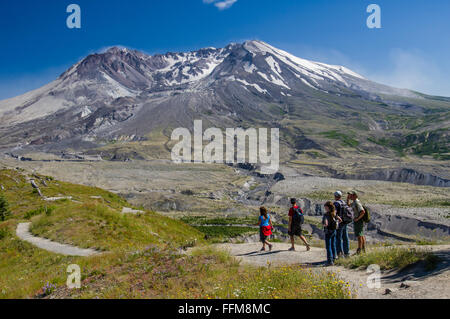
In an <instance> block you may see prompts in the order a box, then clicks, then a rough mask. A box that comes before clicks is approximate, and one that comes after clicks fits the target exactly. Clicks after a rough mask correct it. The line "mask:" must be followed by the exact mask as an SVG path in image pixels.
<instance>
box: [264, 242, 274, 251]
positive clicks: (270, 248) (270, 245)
mask: <svg viewBox="0 0 450 319" xmlns="http://www.w3.org/2000/svg"><path fill="white" fill-rule="evenodd" d="M265 243H266V244H267V245H268V246H269V250H272V244H271V243H269V242H268V241H267V240H266V242H265Z"/></svg>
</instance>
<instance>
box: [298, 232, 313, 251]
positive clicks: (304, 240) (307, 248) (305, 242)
mask: <svg viewBox="0 0 450 319" xmlns="http://www.w3.org/2000/svg"><path fill="white" fill-rule="evenodd" d="M300 239H301V240H302V241H303V243H304V244H305V246H306V250H310V249H311V248H310V246H309V244H308V242H307V241H306V238H305V236H303V235H301V236H300Z"/></svg>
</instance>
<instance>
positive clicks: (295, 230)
mask: <svg viewBox="0 0 450 319" xmlns="http://www.w3.org/2000/svg"><path fill="white" fill-rule="evenodd" d="M291 204H292V207H291V208H290V209H289V228H288V234H289V236H290V237H291V244H292V247H291V248H289V251H294V250H295V245H294V236H299V237H300V239H301V240H302V241H303V243H305V245H306V251H309V250H310V249H311V246H310V245H309V244H308V242H307V241H306V238H305V236H303V234H302V222H300V221H298V218H294V214H297V213H301V215H303V211H302V209H301V208H300V207H298V206H297V200H296V199H295V198H292V199H291Z"/></svg>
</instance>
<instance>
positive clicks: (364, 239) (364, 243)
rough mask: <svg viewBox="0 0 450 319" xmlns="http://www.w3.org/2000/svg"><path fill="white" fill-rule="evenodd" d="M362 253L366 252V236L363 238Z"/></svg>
mask: <svg viewBox="0 0 450 319" xmlns="http://www.w3.org/2000/svg"><path fill="white" fill-rule="evenodd" d="M362 251H363V252H366V236H362Z"/></svg>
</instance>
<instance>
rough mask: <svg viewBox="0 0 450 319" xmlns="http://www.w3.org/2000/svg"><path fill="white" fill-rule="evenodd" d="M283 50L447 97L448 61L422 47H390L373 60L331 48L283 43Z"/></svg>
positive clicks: (449, 65) (400, 85) (380, 79)
mask: <svg viewBox="0 0 450 319" xmlns="http://www.w3.org/2000/svg"><path fill="white" fill-rule="evenodd" d="M284 47H285V49H286V50H287V51H288V52H291V53H293V54H294V55H297V56H300V57H302V58H305V59H309V60H313V61H318V62H324V63H328V64H337V65H343V66H345V67H347V68H349V69H351V70H352V71H355V72H356V73H359V74H361V75H362V76H364V77H365V78H366V79H368V80H371V81H375V82H378V83H382V84H386V85H389V86H393V87H397V88H403V89H410V90H415V91H418V92H421V93H425V94H430V95H440V96H449V97H450V62H448V61H446V60H445V61H438V60H437V59H436V57H433V56H432V55H431V54H430V53H426V52H423V51H421V50H418V49H415V50H412V49H411V50H405V49H398V48H397V49H392V50H390V51H389V52H388V54H387V57H386V58H380V59H377V60H376V63H364V61H357V60H355V59H354V58H353V57H351V56H350V55H348V54H344V53H342V52H341V51H338V50H334V49H323V48H316V47H310V46H305V45H292V44H285V45H284Z"/></svg>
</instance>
